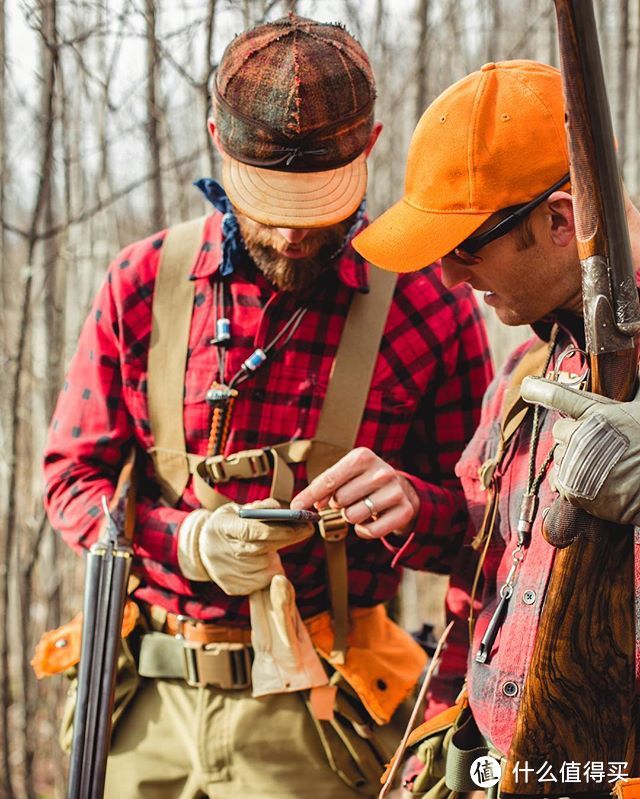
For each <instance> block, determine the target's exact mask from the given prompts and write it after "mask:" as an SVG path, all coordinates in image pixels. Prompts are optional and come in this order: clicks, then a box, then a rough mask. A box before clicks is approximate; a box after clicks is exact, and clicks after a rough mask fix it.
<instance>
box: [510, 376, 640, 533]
mask: <svg viewBox="0 0 640 799" xmlns="http://www.w3.org/2000/svg"><path fill="white" fill-rule="evenodd" d="M521 394H522V397H523V399H525V400H526V401H527V402H533V403H537V404H539V405H542V406H543V407H545V408H552V409H554V410H556V411H560V412H561V413H563V414H566V416H567V417H570V418H566V419H560V420H559V421H557V422H556V423H555V424H554V426H553V437H554V438H555V441H556V449H555V452H554V477H555V483H556V486H557V488H558V492H559V494H560V496H561V497H563V498H564V499H566V500H568V501H569V502H571V504H572V505H576V506H577V507H579V508H582V509H583V510H586V511H587V512H588V513H590V514H591V515H592V516H597V517H598V518H599V519H607V520H608V521H612V522H617V523H619V524H636V525H638V524H640V392H639V393H638V394H636V396H635V397H634V399H633V400H631V401H630V402H616V401H615V400H612V399H608V398H607V397H601V396H600V395H599V394H592V393H591V392H589V391H576V390H575V389H573V388H569V387H567V386H562V385H560V384H559V383H556V382H553V381H550V380H544V379H542V378H537V377H527V378H525V379H524V381H523V383H522V389H521Z"/></svg>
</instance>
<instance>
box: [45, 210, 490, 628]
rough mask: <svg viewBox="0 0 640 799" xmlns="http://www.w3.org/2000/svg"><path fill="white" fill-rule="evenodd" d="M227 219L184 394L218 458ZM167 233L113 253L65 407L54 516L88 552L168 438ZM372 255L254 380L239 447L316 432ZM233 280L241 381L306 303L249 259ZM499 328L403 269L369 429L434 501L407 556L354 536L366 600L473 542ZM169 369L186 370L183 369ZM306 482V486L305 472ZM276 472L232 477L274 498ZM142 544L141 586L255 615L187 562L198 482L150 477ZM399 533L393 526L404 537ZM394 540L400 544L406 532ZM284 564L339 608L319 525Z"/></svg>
mask: <svg viewBox="0 0 640 799" xmlns="http://www.w3.org/2000/svg"><path fill="white" fill-rule="evenodd" d="M220 223H221V215H220V214H219V213H215V214H213V215H212V216H211V217H209V219H208V220H207V223H206V226H205V231H204V241H203V244H202V247H201V251H200V254H199V257H198V258H197V260H196V263H195V264H194V266H193V268H192V271H191V276H190V278H191V279H192V280H195V281H196V291H195V300H194V309H193V318H192V323H191V333H190V342H189V350H188V362H187V370H186V382H185V398H184V428H185V434H186V442H187V449H188V451H189V452H193V453H197V454H204V453H205V451H206V445H207V438H208V434H209V424H210V411H209V407H208V406H207V403H206V402H205V393H206V391H207V389H208V388H209V386H210V384H211V382H212V380H213V379H214V378H217V360H216V352H215V347H214V346H213V345H212V344H211V341H210V340H211V338H212V336H213V335H214V330H213V318H214V306H213V301H214V292H213V286H214V284H215V281H216V280H217V279H219V277H220V276H219V274H218V266H219V262H220V257H221V230H220V226H221V225H220ZM164 236H165V233H164V232H162V233H159V234H157V235H155V236H152V237H150V238H148V239H146V240H144V241H140V242H137V243H135V244H133V245H131V246H130V247H128V248H126V249H125V250H124V251H123V252H122V253H121V254H120V255H119V256H118V257H117V258H116V260H115V261H114V262H113V263H112V264H111V266H110V268H109V271H108V274H107V278H106V280H105V282H104V284H103V286H102V288H101V289H100V291H99V293H98V295H97V297H96V300H95V302H94V305H93V309H92V310H91V313H90V315H89V318H88V319H87V321H86V323H85V325H84V328H83V330H82V333H81V336H80V341H79V343H78V349H77V352H76V354H75V355H74V357H73V360H72V361H71V364H70V367H69V371H68V374H67V378H66V381H65V383H64V388H63V390H62V392H61V394H60V398H59V401H58V404H57V407H56V410H55V413H54V417H53V422H52V425H51V429H50V432H49V439H48V443H47V448H46V454H45V465H44V470H45V479H46V505H47V509H48V513H49V515H50V518H51V522H52V524H53V526H54V527H55V528H56V529H58V530H59V531H60V532H61V534H62V535H63V537H64V539H65V540H66V542H67V543H68V544H69V545H70V546H72V547H74V548H75V549H77V550H81V549H82V548H86V547H88V546H90V545H91V543H92V542H93V541H94V540H95V538H96V535H97V530H98V526H99V523H100V514H101V511H100V498H101V496H102V495H107V496H110V495H111V493H112V491H113V484H114V479H115V477H116V474H117V471H118V466H119V464H120V462H121V459H122V457H123V454H124V453H125V452H126V450H127V448H128V446H129V444H130V442H132V441H135V442H136V444H137V445H138V446H139V448H140V449H141V450H147V449H148V448H150V447H151V446H153V444H154V441H153V435H152V432H151V430H150V426H149V417H148V409H147V394H146V377H147V371H146V370H147V351H148V347H149V337H150V332H151V301H152V297H153V289H154V279H155V275H156V270H157V267H158V260H159V257H160V251H161V248H162V244H163V240H164ZM367 276H368V266H367V265H366V264H365V263H363V262H362V260H361V259H360V258H359V256H358V255H357V254H356V253H355V252H354V251H353V250H352V249H351V247H350V246H349V245H347V247H346V248H345V249H344V251H343V253H342V255H341V256H340V259H339V261H338V263H337V265H336V271H335V273H332V274H330V275H329V276H328V277H327V279H326V280H325V282H324V283H323V284H322V286H321V287H319V289H318V290H317V292H316V293H315V295H314V297H313V299H312V302H311V305H310V309H309V311H308V313H307V314H306V316H305V317H304V320H303V322H302V324H301V326H300V327H299V328H298V330H297V331H296V333H295V335H294V337H293V338H292V340H291V341H290V343H289V344H288V345H287V347H286V348H285V349H284V350H283V351H281V352H280V353H279V354H278V356H277V357H276V358H274V360H273V361H271V362H269V363H268V364H267V365H265V367H263V368H262V369H261V370H259V371H258V372H257V373H256V374H255V375H254V376H253V377H252V379H251V380H249V381H247V382H246V383H245V384H243V385H242V386H241V387H240V395H239V397H238V399H237V401H236V404H235V408H234V412H233V417H232V430H231V434H230V436H229V440H228V443H227V447H226V451H225V452H226V454H229V453H232V452H235V451H238V450H242V449H247V448H253V447H256V446H267V445H271V444H276V443H280V442H283V441H286V440H289V439H292V438H311V437H313V434H314V431H315V428H316V425H317V422H318V418H319V413H320V409H321V406H322V401H323V398H324V394H325V390H326V386H327V382H328V379H329V371H330V368H331V364H332V361H333V358H334V355H335V352H336V348H337V345H338V342H339V339H340V333H341V330H342V326H343V323H344V320H345V315H346V313H347V310H348V306H349V300H350V298H351V296H352V293H353V291H366V290H367ZM226 279H227V280H229V285H230V291H231V295H232V299H233V307H232V308H231V309H229V308H227V315H228V316H230V318H231V329H232V336H233V346H232V347H231V349H230V351H229V355H228V361H229V363H228V367H227V368H228V372H227V375H226V377H227V378H228V377H229V375H232V374H234V373H235V372H236V371H237V370H238V369H239V367H240V364H241V363H242V362H243V361H244V360H245V359H246V358H247V356H248V355H249V354H250V353H251V352H252V351H253V350H254V349H255V348H256V347H260V346H264V344H265V342H268V341H269V340H270V339H271V338H272V337H273V336H274V335H275V333H276V332H278V331H279V330H280V328H281V327H282V325H283V324H284V323H285V322H286V321H287V320H288V319H289V318H290V316H291V314H292V313H293V311H294V310H295V308H296V302H295V299H294V298H293V297H292V296H291V295H290V294H288V293H282V292H277V291H274V290H273V288H272V287H271V285H270V284H269V283H268V282H267V281H266V280H265V279H264V278H263V277H262V275H261V274H260V272H259V271H258V270H257V269H256V268H255V266H254V265H253V263H252V262H251V261H250V260H249V259H248V258H246V259H245V260H244V261H243V263H242V264H240V265H239V266H237V267H236V269H235V271H234V273H233V275H231V276H230V278H226ZM490 371H491V366H490V358H489V354H488V348H487V342H486V338H485V333H484V328H483V325H482V322H481V319H480V316H479V312H478V310H477V307H476V304H475V301H474V299H473V297H472V294H471V291H470V290H469V288H468V287H460V288H458V289H455V290H454V291H447V290H445V289H444V288H443V286H442V285H441V283H440V280H439V277H438V273H437V271H436V270H433V269H432V270H426V271H424V272H420V273H415V274H410V275H404V276H401V277H400V279H399V282H398V286H397V289H396V294H395V298H394V300H393V303H392V306H391V310H390V313H389V318H388V321H387V324H386V329H385V333H384V338H383V341H382V344H381V350H380V354H379V357H378V361H377V364H376V368H375V375H374V378H373V382H372V385H371V389H370V392H369V397H368V400H367V404H366V409H365V412H364V417H363V421H362V425H361V427H360V431H359V434H358V438H357V445H358V446H366V447H370V448H371V449H372V450H373V451H375V452H376V453H377V454H378V455H380V456H381V457H382V458H384V459H385V460H387V461H388V462H389V463H391V464H392V465H393V466H395V467H396V468H398V469H401V470H403V471H404V472H406V473H407V474H408V475H409V476H410V479H411V481H412V482H413V484H414V486H415V487H416V490H417V491H418V493H419V495H420V498H421V509H420V512H419V516H418V519H417V522H416V526H415V531H414V533H413V534H412V535H411V536H410V537H409V539H408V540H407V541H404V540H403V541H402V542H400V541H397V542H395V543H396V544H400V543H401V544H402V545H403V546H402V549H401V551H400V552H399V553H396V554H395V555H394V553H393V552H392V551H390V550H389V549H388V548H386V547H385V546H384V545H383V543H382V542H380V541H373V542H371V541H363V540H362V539H359V538H357V537H356V536H355V535H353V536H350V537H349V539H348V561H349V591H350V602H351V603H352V604H353V605H359V606H370V605H374V604H376V603H379V602H381V601H384V600H387V599H389V598H390V597H392V596H393V595H394V594H395V592H396V589H397V585H398V580H399V571H400V570H399V569H398V568H396V563H395V562H394V560H395V561H397V562H399V563H401V564H402V565H406V566H409V567H411V568H416V569H434V570H445V569H448V568H449V567H450V563H451V561H452V559H453V557H454V555H455V553H456V551H457V550H458V548H459V546H460V542H461V540H462V537H463V534H464V531H465V529H466V525H467V513H466V509H465V503H464V497H463V495H462V491H461V488H460V484H459V482H458V480H457V478H456V477H455V475H454V466H455V463H456V462H457V460H458V458H459V457H460V453H461V452H462V450H463V448H464V445H465V443H466V442H467V441H468V440H469V439H470V437H471V435H472V433H473V431H474V429H475V426H476V424H477V422H478V417H479V408H480V402H481V397H482V395H483V393H484V390H485V388H486V386H487V383H488V381H489V379H490ZM167 379H171V376H170V375H168V376H167ZM294 471H295V478H296V486H295V488H296V490H300V489H301V488H303V487H304V485H305V484H306V479H305V470H304V465H299V466H296V467H294ZM268 490H269V478H263V479H256V480H255V481H251V482H249V481H240V480H237V481H232V482H230V483H226V484H225V487H224V492H225V494H226V495H227V496H229V497H230V498H231V499H233V500H235V501H237V502H239V503H244V502H249V501H252V500H255V499H260V498H263V497H265V496H267V494H268ZM141 494H142V495H141V497H140V499H139V502H138V509H137V530H136V539H135V542H134V549H135V555H136V570H137V573H138V575H139V576H140V578H141V580H142V582H141V585H140V587H139V588H138V589H137V591H136V596H137V597H138V598H140V599H142V600H145V601H147V602H150V603H156V604H159V605H162V606H163V607H165V608H166V609H167V610H169V611H172V612H174V613H183V614H186V615H188V616H191V617H194V618H198V619H207V620H224V621H225V622H226V623H231V624H234V623H235V624H243V623H246V622H247V620H248V604H247V602H246V599H245V598H242V597H229V596H227V595H225V594H224V593H223V592H222V591H221V590H220V589H219V588H218V587H217V586H216V585H215V584H213V583H211V584H204V583H192V582H190V581H188V580H186V579H185V578H184V577H183V576H182V574H181V573H180V570H179V568H178V559H177V536H176V532H177V530H178V527H179V525H180V522H181V521H182V519H184V517H185V516H186V514H187V513H188V512H189V511H190V510H192V509H193V508H195V507H197V501H196V498H195V496H194V493H193V490H192V486H191V484H189V485H188V486H187V488H186V490H185V492H184V494H183V496H182V498H181V500H180V502H179V504H178V506H177V507H175V508H171V507H165V506H163V504H162V503H160V502H159V497H158V490H157V488H156V486H155V485H154V483H153V480H152V479H151V476H150V472H149V475H148V479H147V480H146V481H145V482H144V483H143V485H142V487H141ZM390 538H393V537H390ZM391 543H393V542H391ZM282 560H283V564H284V567H285V570H286V573H287V575H288V577H289V578H290V579H291V580H292V582H293V583H294V585H295V587H296V590H297V599H298V605H299V607H300V611H301V613H302V615H303V616H305V617H307V616H310V615H312V614H315V613H318V612H320V611H322V610H325V609H326V608H327V607H328V598H327V594H326V585H325V559H324V549H323V544H322V542H321V540H320V538H319V536H314V537H313V538H312V539H310V540H308V541H306V542H304V543H302V544H300V545H298V546H295V547H291V548H289V549H287V550H285V551H284V552H283V553H282Z"/></svg>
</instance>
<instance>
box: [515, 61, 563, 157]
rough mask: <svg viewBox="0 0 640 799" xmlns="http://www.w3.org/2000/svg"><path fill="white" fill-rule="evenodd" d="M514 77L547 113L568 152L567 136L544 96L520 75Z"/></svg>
mask: <svg viewBox="0 0 640 799" xmlns="http://www.w3.org/2000/svg"><path fill="white" fill-rule="evenodd" d="M512 77H513V78H514V80H517V81H518V83H520V84H521V85H522V86H523V87H524V88H525V89H526V90H527V91H528V92H529V94H530V95H531V96H532V97H535V98H536V100H537V101H538V102H539V103H540V105H541V106H542V107H543V108H544V110H545V111H546V112H547V114H548V115H549V119H551V122H552V124H553V127H554V129H555V131H556V135H557V136H558V138H559V139H560V141H561V142H564V144H565V151H566V144H567V139H566V135H565V132H564V129H563V130H562V131H559V130H558V126H557V125H556V120H555V117H554V115H553V112H552V111H551V109H550V108H549V106H548V105H547V104H546V103H545V101H544V99H543V98H542V96H541V95H540V94H538V92H536V91H534V89H532V88H531V86H529V84H528V83H527V82H526V81H524V80H522V78H521V77H519V76H518V75H512Z"/></svg>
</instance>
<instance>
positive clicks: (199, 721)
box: [105, 680, 401, 799]
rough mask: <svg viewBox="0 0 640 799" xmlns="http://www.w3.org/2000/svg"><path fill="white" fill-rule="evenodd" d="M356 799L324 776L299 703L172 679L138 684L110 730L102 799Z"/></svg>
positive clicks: (393, 735) (396, 734) (321, 756)
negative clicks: (192, 685) (238, 798)
mask: <svg viewBox="0 0 640 799" xmlns="http://www.w3.org/2000/svg"><path fill="white" fill-rule="evenodd" d="M391 727H392V724H390V725H387V727H385V728H382V729H383V732H384V733H386V735H387V736H388V738H389V744H390V747H391V749H390V751H393V749H394V748H395V745H397V743H398V741H399V740H400V736H401V731H397V730H392V729H391ZM362 795H363V794H361V793H357V792H356V791H354V790H352V789H351V788H349V787H348V786H347V785H346V784H345V783H344V782H342V780H341V779H340V778H339V777H338V776H337V775H336V774H334V772H333V771H331V769H330V767H329V765H328V763H327V758H326V755H325V753H324V750H323V748H322V745H321V742H320V739H319V736H318V734H317V732H316V730H315V727H314V724H313V721H312V719H311V718H310V716H309V713H308V711H307V709H306V707H305V705H304V702H303V699H302V697H301V696H300V695H299V694H295V693H294V694H279V695H274V696H272V697H270V698H266V699H260V700H258V699H253V698H252V697H251V694H250V692H249V691H222V690H218V689H215V688H208V687H200V688H192V687H189V686H188V685H186V683H184V682H183V681H178V680H143V682H142V685H141V687H140V688H139V690H138V692H137V694H136V696H135V698H134V699H133V701H132V702H131V704H130V706H129V707H128V708H127V710H126V711H125V713H124V715H123V717H122V718H121V719H120V721H119V722H118V725H117V727H116V729H115V730H114V734H113V739H112V746H111V754H110V756H109V761H108V765H107V779H106V788H105V797H106V799H134V797H136V799H196V797H209V799H231V797H234V798H235V797H251V799H262V798H264V799H267V798H269V799H276V797H277V799H293V798H294V797H309V798H310V799H352V798H354V797H361V796H362ZM375 795H377V792H376V793H375V794H371V796H372V797H373V796H375Z"/></svg>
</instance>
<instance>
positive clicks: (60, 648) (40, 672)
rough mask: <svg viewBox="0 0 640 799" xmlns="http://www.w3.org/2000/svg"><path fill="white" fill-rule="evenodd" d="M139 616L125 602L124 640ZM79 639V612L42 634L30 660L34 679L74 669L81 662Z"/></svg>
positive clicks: (128, 603)
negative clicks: (67, 620)
mask: <svg viewBox="0 0 640 799" xmlns="http://www.w3.org/2000/svg"><path fill="white" fill-rule="evenodd" d="M139 616H140V609H139V608H138V606H137V605H136V603H135V602H132V601H131V600H130V599H129V600H127V603H126V604H125V606H124V616H123V618H122V632H121V635H122V637H123V638H126V637H127V636H128V635H129V633H130V632H131V631H132V630H133V628H134V627H135V626H136V623H137V621H138V618H139ZM81 640H82V613H78V615H77V616H74V617H73V619H71V621H69V622H67V623H66V624H63V625H62V627H58V628H57V629H55V630H49V631H48V632H46V633H43V634H42V637H41V638H40V640H39V641H38V643H37V644H36V649H35V652H34V655H33V659H32V661H31V666H32V667H33V670H34V672H35V675H36V677H37V678H38V679H39V680H41V679H43V677H51V676H52V675H53V674H61V673H62V672H64V671H68V669H70V668H72V667H73V666H76V665H77V664H78V661H79V660H80V644H81Z"/></svg>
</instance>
